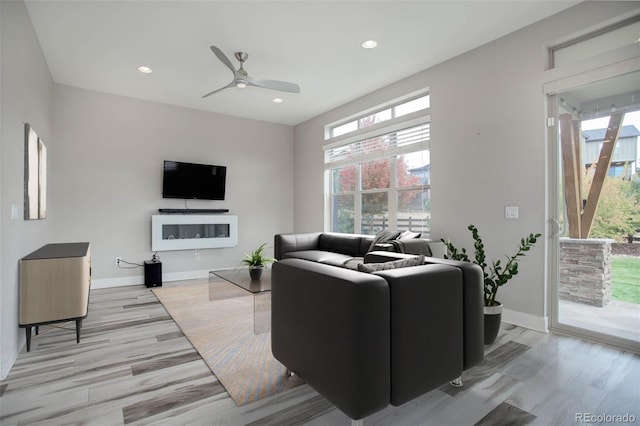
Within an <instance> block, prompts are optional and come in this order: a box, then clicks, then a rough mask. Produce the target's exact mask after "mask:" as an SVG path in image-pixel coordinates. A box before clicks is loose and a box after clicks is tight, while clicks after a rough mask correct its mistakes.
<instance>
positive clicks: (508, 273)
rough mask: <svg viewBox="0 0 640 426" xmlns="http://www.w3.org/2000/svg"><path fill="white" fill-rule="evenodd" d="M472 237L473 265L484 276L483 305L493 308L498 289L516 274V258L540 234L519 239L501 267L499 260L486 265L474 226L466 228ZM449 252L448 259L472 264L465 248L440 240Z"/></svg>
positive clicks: (482, 248)
mask: <svg viewBox="0 0 640 426" xmlns="http://www.w3.org/2000/svg"><path fill="white" fill-rule="evenodd" d="M467 229H468V230H469V231H471V235H472V236H473V241H474V243H473V248H474V252H475V253H474V259H473V263H475V264H476V265H478V266H480V267H481V268H482V272H483V274H484V305H485V306H494V305H495V304H496V294H497V293H498V289H500V287H502V286H503V285H505V284H506V283H507V282H509V280H510V279H511V278H513V277H514V276H515V275H517V274H518V258H519V257H523V256H524V255H525V254H526V252H528V251H529V250H530V249H531V247H533V246H534V245H535V243H536V241H537V240H538V238H540V236H541V234H529V235H528V236H527V237H525V238H522V239H520V245H519V247H518V250H517V251H516V253H515V254H514V255H512V256H510V257H509V256H507V261H506V263H505V264H504V265H503V264H502V262H501V261H500V260H495V261H493V262H492V263H491V266H489V265H487V260H486V259H487V256H486V253H485V251H484V243H483V242H482V238H481V237H480V234H479V233H478V229H477V228H476V227H475V226H474V225H469V226H468V227H467ZM441 241H442V242H443V243H444V244H445V245H446V246H447V249H448V251H449V256H448V257H449V258H450V259H453V260H462V261H464V262H472V261H471V260H470V259H469V255H468V253H467V250H466V249H465V248H462V249H460V250H459V249H457V248H456V247H454V245H453V244H452V243H451V241H449V240H446V241H445V240H444V239H443V240H441Z"/></svg>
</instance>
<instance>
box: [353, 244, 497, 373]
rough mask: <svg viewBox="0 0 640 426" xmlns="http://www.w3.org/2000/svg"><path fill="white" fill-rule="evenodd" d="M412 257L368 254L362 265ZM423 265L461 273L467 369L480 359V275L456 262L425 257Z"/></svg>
mask: <svg viewBox="0 0 640 426" xmlns="http://www.w3.org/2000/svg"><path fill="white" fill-rule="evenodd" d="M412 257H415V255H411V254H404V253H393V252H387V251H372V252H369V253H367V254H366V255H365V257H364V263H382V262H389V261H393V260H398V259H408V258H412ZM425 263H426V264H440V265H449V266H455V267H456V268H459V269H460V270H461V271H462V281H463V287H462V290H463V300H464V302H463V315H464V316H463V323H464V365H463V368H464V369H465V370H468V369H469V368H471V367H473V366H475V365H478V364H480V363H481V362H482V360H483V359H484V309H483V306H484V274H483V272H482V268H480V267H479V266H478V265H476V264H475V263H470V262H460V261H457V260H449V259H437V258H435V257H425Z"/></svg>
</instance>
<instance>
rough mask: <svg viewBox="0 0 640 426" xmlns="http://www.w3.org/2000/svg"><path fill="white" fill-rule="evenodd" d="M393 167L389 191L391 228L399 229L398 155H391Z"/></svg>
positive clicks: (388, 203) (390, 172)
mask: <svg viewBox="0 0 640 426" xmlns="http://www.w3.org/2000/svg"><path fill="white" fill-rule="evenodd" d="M390 161H391V169H390V171H389V175H390V176H389V192H388V193H387V196H388V200H387V205H388V206H389V211H388V213H387V214H388V215H389V228H391V229H398V195H397V194H398V190H397V188H398V172H397V165H398V161H397V157H395V156H394V157H391V159H390Z"/></svg>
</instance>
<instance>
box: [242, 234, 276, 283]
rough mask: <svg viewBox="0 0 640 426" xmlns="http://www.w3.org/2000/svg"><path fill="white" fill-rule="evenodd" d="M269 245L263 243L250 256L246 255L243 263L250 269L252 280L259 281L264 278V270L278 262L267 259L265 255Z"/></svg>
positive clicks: (270, 258)
mask: <svg viewBox="0 0 640 426" xmlns="http://www.w3.org/2000/svg"><path fill="white" fill-rule="evenodd" d="M266 245H267V243H263V244H261V245H260V247H258V248H257V249H255V250H254V251H252V252H251V253H249V254H245V256H244V258H243V259H242V263H243V264H245V265H247V266H248V267H249V276H251V279H252V280H259V279H260V277H261V276H262V270H263V269H264V267H265V266H267V265H269V264H270V263H273V262H276V259H274V258H272V257H267V256H266V255H265V253H264V250H265V246H266Z"/></svg>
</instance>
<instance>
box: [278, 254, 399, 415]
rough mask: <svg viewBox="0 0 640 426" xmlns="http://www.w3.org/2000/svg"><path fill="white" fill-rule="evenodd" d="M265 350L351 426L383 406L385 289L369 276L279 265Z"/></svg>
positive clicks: (304, 264) (292, 262) (296, 263)
mask: <svg viewBox="0 0 640 426" xmlns="http://www.w3.org/2000/svg"><path fill="white" fill-rule="evenodd" d="M271 289H272V293H271V312H272V313H271V349H272V352H273V355H274V356H275V357H276V359H278V361H280V362H281V363H282V364H284V365H285V366H287V367H288V368H289V369H291V370H292V371H293V372H295V373H296V374H297V375H299V376H300V377H302V379H303V380H304V381H305V382H306V383H307V384H309V385H310V386H311V387H312V388H314V389H315V390H316V391H318V392H319V393H320V394H321V395H323V396H324V397H325V398H327V399H328V400H329V401H330V402H331V403H332V404H334V405H335V406H336V407H338V408H339V409H340V410H342V411H343V412H344V413H345V414H347V415H348V416H349V417H350V418H352V419H356V420H357V419H361V418H363V417H366V416H367V415H369V414H372V413H374V412H376V411H378V410H381V409H383V408H385V407H386V406H387V405H388V403H389V387H390V386H389V381H390V353H389V341H390V324H389V321H390V319H389V318H390V312H389V287H388V285H387V282H386V281H385V280H384V279H383V278H382V277H379V276H377V275H374V274H364V273H360V272H355V271H351V270H348V269H343V268H336V267H333V266H328V265H323V264H319V263H315V262H308V261H304V260H300V259H285V260H282V261H281V262H278V263H275V264H274V265H273V269H272V275H271Z"/></svg>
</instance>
